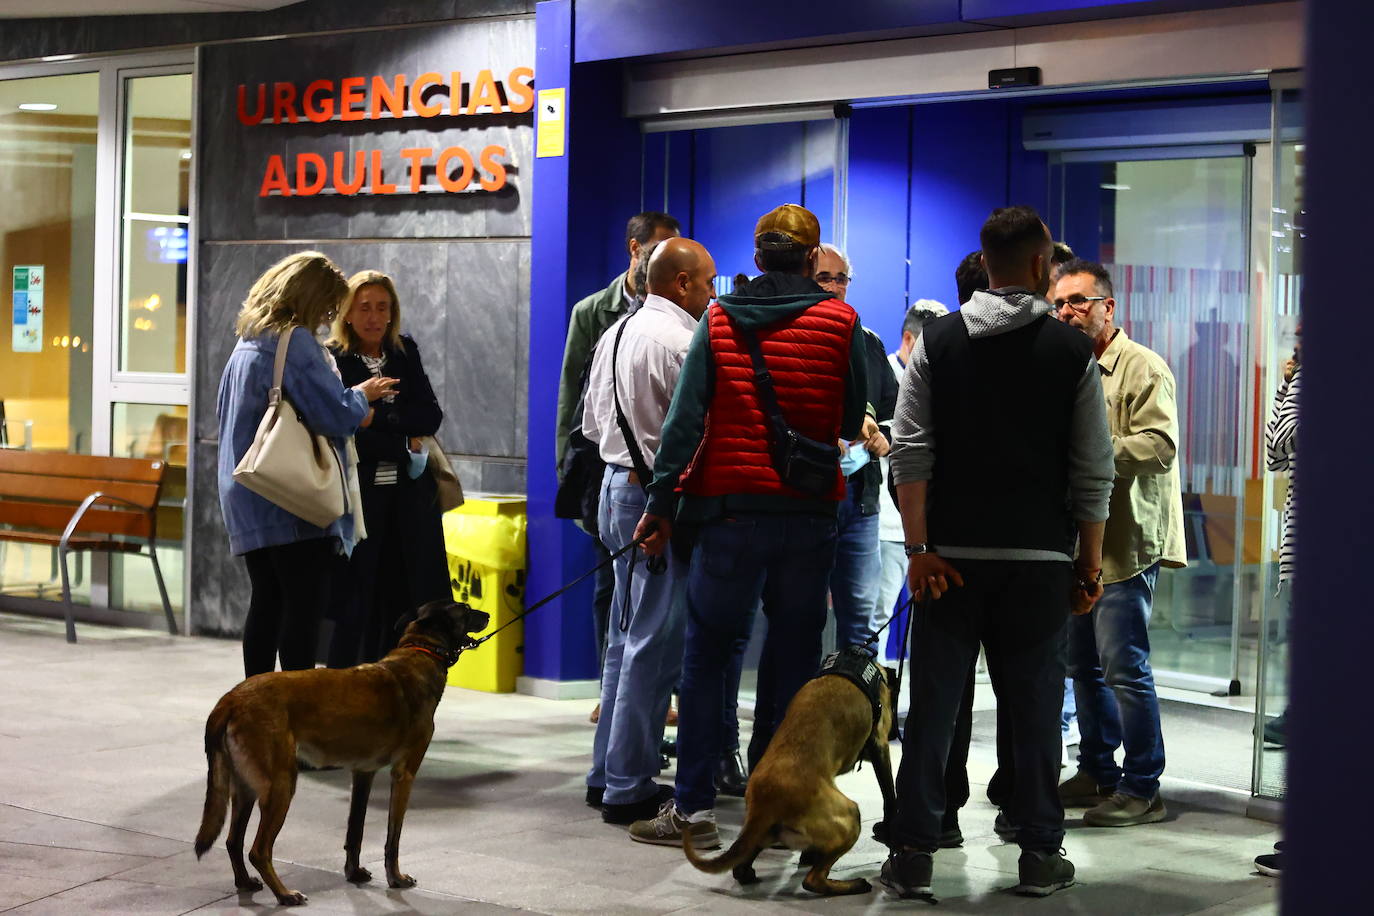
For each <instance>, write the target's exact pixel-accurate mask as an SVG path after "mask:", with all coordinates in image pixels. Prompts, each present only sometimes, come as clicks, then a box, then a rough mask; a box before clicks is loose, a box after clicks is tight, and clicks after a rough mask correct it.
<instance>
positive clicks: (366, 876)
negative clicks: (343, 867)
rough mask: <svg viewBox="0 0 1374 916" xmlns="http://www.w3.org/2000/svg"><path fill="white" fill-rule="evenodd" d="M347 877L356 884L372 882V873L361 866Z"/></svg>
mask: <svg viewBox="0 0 1374 916" xmlns="http://www.w3.org/2000/svg"><path fill="white" fill-rule="evenodd" d="M345 877H346V878H347V879H348V880H349V881H352V882H353V883H354V884H366V883H367V882H369V881H371V880H372V872H370V871H368V870H367V869H366V868H363V867H362V866H361V865H359V866H358V867H356V868H354V869H352V870H351V871H349V872H348V873H347V874H346V875H345Z"/></svg>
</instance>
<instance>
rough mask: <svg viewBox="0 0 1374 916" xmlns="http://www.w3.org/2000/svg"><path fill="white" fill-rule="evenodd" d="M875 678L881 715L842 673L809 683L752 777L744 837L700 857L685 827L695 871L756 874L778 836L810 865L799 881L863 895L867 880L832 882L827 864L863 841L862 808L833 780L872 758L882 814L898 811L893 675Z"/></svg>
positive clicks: (824, 890) (745, 877)
mask: <svg viewBox="0 0 1374 916" xmlns="http://www.w3.org/2000/svg"><path fill="white" fill-rule="evenodd" d="M880 670H881V671H882V677H881V678H880V679H878V680H879V681H880V682H879V683H876V684H875V686H876V689H877V695H878V698H879V702H880V704H881V711H880V713H879V715H878V721H877V722H874V721H873V705H872V703H871V702H870V701H869V698H868V696H867V695H865V692H864V690H863V689H861V688H860V687H859V686H858V685H857V684H855V683H854V682H852V681H850V680H848V679H846V678H845V677H841V676H836V675H828V674H823V675H822V676H820V677H816V678H815V679H813V680H811V681H809V682H807V684H806V685H805V686H804V687H802V689H801V690H799V691H798V692H797V695H796V697H794V698H793V700H792V703H791V705H789V706H788V707H787V715H786V716H785V717H784V718H783V720H782V724H781V725H780V726H778V730H777V733H776V734H774V735H773V740H772V741H770V742H769V744H768V750H767V751H765V752H764V755H763V759H762V760H760V761H759V763H758V766H757V767H755V768H754V772H753V773H751V774H750V776H749V788H748V790H747V791H746V792H745V796H744V803H745V806H746V811H745V816H744V826H743V828H742V829H741V831H740V835H739V839H737V840H735V842H734V845H732V846H731V847H730V848H729V849H727V850H726V851H725V852H723V853H721V854H720V855H719V856H717V857H716V858H714V859H703V858H701V857H699V856H698V855H697V853H696V851H695V850H694V849H693V848H692V841H691V834H690V833H686V832H684V833H683V852H685V853H686V854H687V859H688V861H690V862H691V863H692V864H693V865H695V866H696V867H697V868H698V869H700V870H701V871H704V872H710V873H712V874H719V873H720V872H723V871H725V870H726V869H733V872H734V876H735V880H737V881H739V883H741V884H750V883H752V882H754V881H757V880H758V876H757V875H756V874H755V873H754V859H755V858H756V857H757V856H758V854H759V853H760V852H761V851H762V850H763V849H764V848H765V847H766V846H769V845H772V844H773V843H776V842H778V841H781V842H783V843H784V844H786V845H787V846H788V847H789V848H791V849H799V850H801V851H802V864H803V865H809V866H811V870H810V871H809V872H807V875H806V878H805V879H804V880H803V881H802V886H803V887H805V888H806V889H807V890H809V891H812V892H813V893H817V894H827V895H828V894H864V893H867V892H868V891H869V890H870V889H871V888H870V885H869V883H868V882H867V881H865V880H863V879H862V878H856V879H854V880H852V881H832V880H831V879H830V869H831V868H833V867H834V865H835V863H836V862H837V861H838V860H839V858H840V856H842V855H844V854H845V853H846V852H848V851H849V850H850V848H851V847H853V845H854V843H855V842H856V841H857V840H858V839H859V831H860V821H859V806H858V805H856V804H855V803H854V802H853V801H851V800H850V799H849V798H848V797H847V796H845V795H844V794H843V793H842V792H840V790H839V789H838V788H836V786H835V777H836V776H838V775H839V774H841V773H848V772H849V771H850V770H852V769H853V768H854V766H855V764H857V763H858V761H859V759H860V757H862V756H867V757H868V758H869V760H870V761H871V762H872V764H873V771H874V773H875V774H876V775H877V777H878V787H879V789H880V790H881V791H882V793H883V809H884V815H885V817H887V818H888V819H889V820H891V816H892V814H893V813H894V811H895V803H896V792H895V790H894V789H893V786H892V761H891V758H890V757H889V756H888V748H887V737H888V731H889V729H890V728H891V727H892V715H893V709H892V702H891V697H892V694H893V692H894V682H895V677H896V676H895V674H894V672H893V671H892V670H891V669H889V668H881V669H880Z"/></svg>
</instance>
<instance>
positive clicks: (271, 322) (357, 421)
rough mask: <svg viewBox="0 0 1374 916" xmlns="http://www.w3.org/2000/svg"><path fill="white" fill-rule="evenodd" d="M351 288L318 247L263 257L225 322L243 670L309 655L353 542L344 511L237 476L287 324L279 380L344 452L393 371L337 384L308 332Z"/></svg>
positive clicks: (228, 479) (225, 409)
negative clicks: (241, 574) (308, 512)
mask: <svg viewBox="0 0 1374 916" xmlns="http://www.w3.org/2000/svg"><path fill="white" fill-rule="evenodd" d="M347 295H348V284H347V283H346V282H345V281H344V277H343V274H342V273H340V271H339V269H338V268H337V267H335V266H334V264H333V262H331V261H330V260H329V259H328V258H327V257H325V256H324V255H322V254H320V253H319V252H318V251H302V252H299V253H297V254H293V255H289V256H288V257H285V258H283V259H282V260H280V261H278V262H277V263H276V264H274V265H272V266H271V267H270V268H268V269H267V271H266V272H265V273H264V274H263V275H262V276H261V277H259V278H258V279H257V282H255V283H254V284H253V288H252V289H250V290H249V291H248V298H247V299H245V300H244V303H243V307H242V309H241V310H240V311H239V316H238V321H237V322H236V323H235V325H234V330H235V332H236V333H237V334H238V336H239V342H238V344H237V345H236V346H235V347H234V350H233V352H232V353H230V354H229V361H228V363H227V364H226V365H225V367H224V374H223V375H222V376H221V377H220V383H219V401H218V407H217V409H218V413H219V498H220V508H221V510H222V511H223V513H224V525H225V528H227V529H228V531H229V548H230V550H231V551H232V552H233V553H234V555H236V556H241V557H243V561H244V564H245V565H246V566H247V567H248V579H249V582H250V583H251V585H252V596H251V598H250V599H249V604H248V619H247V620H246V621H245V622H244V627H243V670H244V677H251V676H253V675H254V674H262V673H263V672H267V671H271V670H273V669H274V668H275V667H276V663H277V657H278V655H280V657H281V667H282V670H283V671H289V670H295V669H302V668H313V667H315V646H316V642H317V640H318V633H319V622H320V617H321V612H322V611H323V608H324V604H325V602H327V601H328V599H329V573H330V570H331V569H332V568H334V563H335V561H334V559H333V558H334V557H335V556H336V555H338V554H339V553H341V552H344V551H347V550H348V549H350V548H351V546H352V542H353V517H352V515H351V514H350V513H345V514H344V515H343V517H342V518H340V519H338V520H337V521H335V522H333V523H332V524H331V525H330V526H329V527H328V528H319V527H317V526H315V525H312V524H311V523H310V522H307V521H305V520H304V519H302V518H299V517H297V516H295V515H292V514H291V513H290V512H288V511H286V510H285V509H283V508H281V507H280V506H278V505H276V504H275V503H272V502H269V501H268V500H266V499H264V498H263V497H261V496H259V495H258V494H256V493H254V492H252V491H251V490H249V489H247V488H246V487H244V486H243V485H242V484H239V483H237V482H236V481H235V480H234V468H235V467H237V466H238V463H239V461H240V460H242V458H243V456H244V454H245V453H246V452H247V451H248V449H249V447H250V446H251V445H252V444H253V437H254V435H255V434H256V432H257V429H258V424H259V423H261V421H262V418H263V415H264V414H265V413H266V411H267V397H268V391H269V390H270V389H271V387H272V373H273V368H274V362H275V359H276V354H277V341H278V339H279V337H280V335H281V333H282V332H283V331H287V330H289V331H290V336H289V343H288V347H287V351H286V366H285V369H284V371H283V374H282V389H283V391H284V392H285V393H286V395H287V396H288V397H289V398H290V401H291V404H292V405H293V406H294V407H295V408H296V411H297V412H298V413H299V414H300V417H301V420H302V421H303V422H304V423H305V425H306V426H307V427H309V428H310V429H311V430H312V431H314V432H316V433H319V434H322V435H326V436H329V437H330V438H331V440H332V442H333V445H334V447H335V449H336V451H338V453H339V455H340V459H341V460H343V456H344V455H345V453H346V445H347V438H348V437H349V436H351V435H353V433H354V431H355V430H357V429H358V427H359V426H362V425H366V424H367V423H368V422H369V420H370V418H371V410H370V408H369V407H368V402H370V401H374V400H380V399H381V398H383V397H385V396H386V395H387V394H389V393H391V392H392V390H394V388H395V385H396V380H395V379H391V378H371V377H369V378H368V379H367V381H366V382H365V383H363V384H359V385H356V386H354V387H353V388H346V387H344V384H343V382H341V381H340V380H339V376H338V374H337V373H336V372H335V371H334V369H333V367H332V366H331V365H330V362H329V355H328V353H326V352H325V350H324V349H323V348H322V347H321V346H320V344H319V342H318V341H317V340H316V339H315V330H316V328H318V327H319V326H320V325H322V324H325V323H326V322H328V321H330V320H332V319H333V318H334V316H335V314H336V313H337V312H338V309H339V306H340V304H341V303H342V302H343V300H344V298H345V297H346V296H347Z"/></svg>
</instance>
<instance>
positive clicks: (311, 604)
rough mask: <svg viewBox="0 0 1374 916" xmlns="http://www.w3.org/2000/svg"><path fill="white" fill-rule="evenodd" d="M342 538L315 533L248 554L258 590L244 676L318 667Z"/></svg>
mask: <svg viewBox="0 0 1374 916" xmlns="http://www.w3.org/2000/svg"><path fill="white" fill-rule="evenodd" d="M338 543H339V542H338V539H337V538H333V537H325V538H311V539H310V540H308V541H297V542H295V543H294V544H279V545H276V546H273V547H260V548H258V549H257V550H250V551H248V552H247V553H246V554H244V555H243V562H244V565H245V566H247V567H248V581H249V582H250V583H251V585H252V589H253V593H252V595H251V596H250V598H249V600H248V619H247V620H245V621H244V624H243V676H244V677H252V676H253V675H255V674H264V673H266V672H268V671H272V670H274V669H275V668H276V667H277V656H278V655H280V656H281V669H282V670H283V671H300V670H303V669H306V668H313V667H315V644H316V641H317V640H318V638H319V630H320V616H321V614H322V612H323V610H324V606H325V603H326V602H327V601H328V600H329V573H330V570H331V569H334V568H335V562H334V554H335V551H336V550H337V549H338Z"/></svg>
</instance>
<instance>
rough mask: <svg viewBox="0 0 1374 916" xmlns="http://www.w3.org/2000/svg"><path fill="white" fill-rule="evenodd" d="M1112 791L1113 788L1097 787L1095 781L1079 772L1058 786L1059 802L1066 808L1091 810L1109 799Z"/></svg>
mask: <svg viewBox="0 0 1374 916" xmlns="http://www.w3.org/2000/svg"><path fill="white" fill-rule="evenodd" d="M1113 791H1115V787H1114V786H1104V785H1099V784H1098V782H1097V780H1096V779H1094V778H1093V777H1092V776H1090V775H1088V773H1086V772H1084V771H1083V770H1079V771H1078V772H1077V773H1075V774H1074V775H1072V776H1070V777H1069V778H1068V779H1066V780H1064V781H1063V782H1061V783H1060V784H1059V801H1060V802H1061V803H1062V804H1063V805H1064V807H1066V808H1091V807H1093V806H1094V805H1097V804H1100V803H1101V802H1102V800H1103V799H1106V798H1111V796H1112V792H1113Z"/></svg>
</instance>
